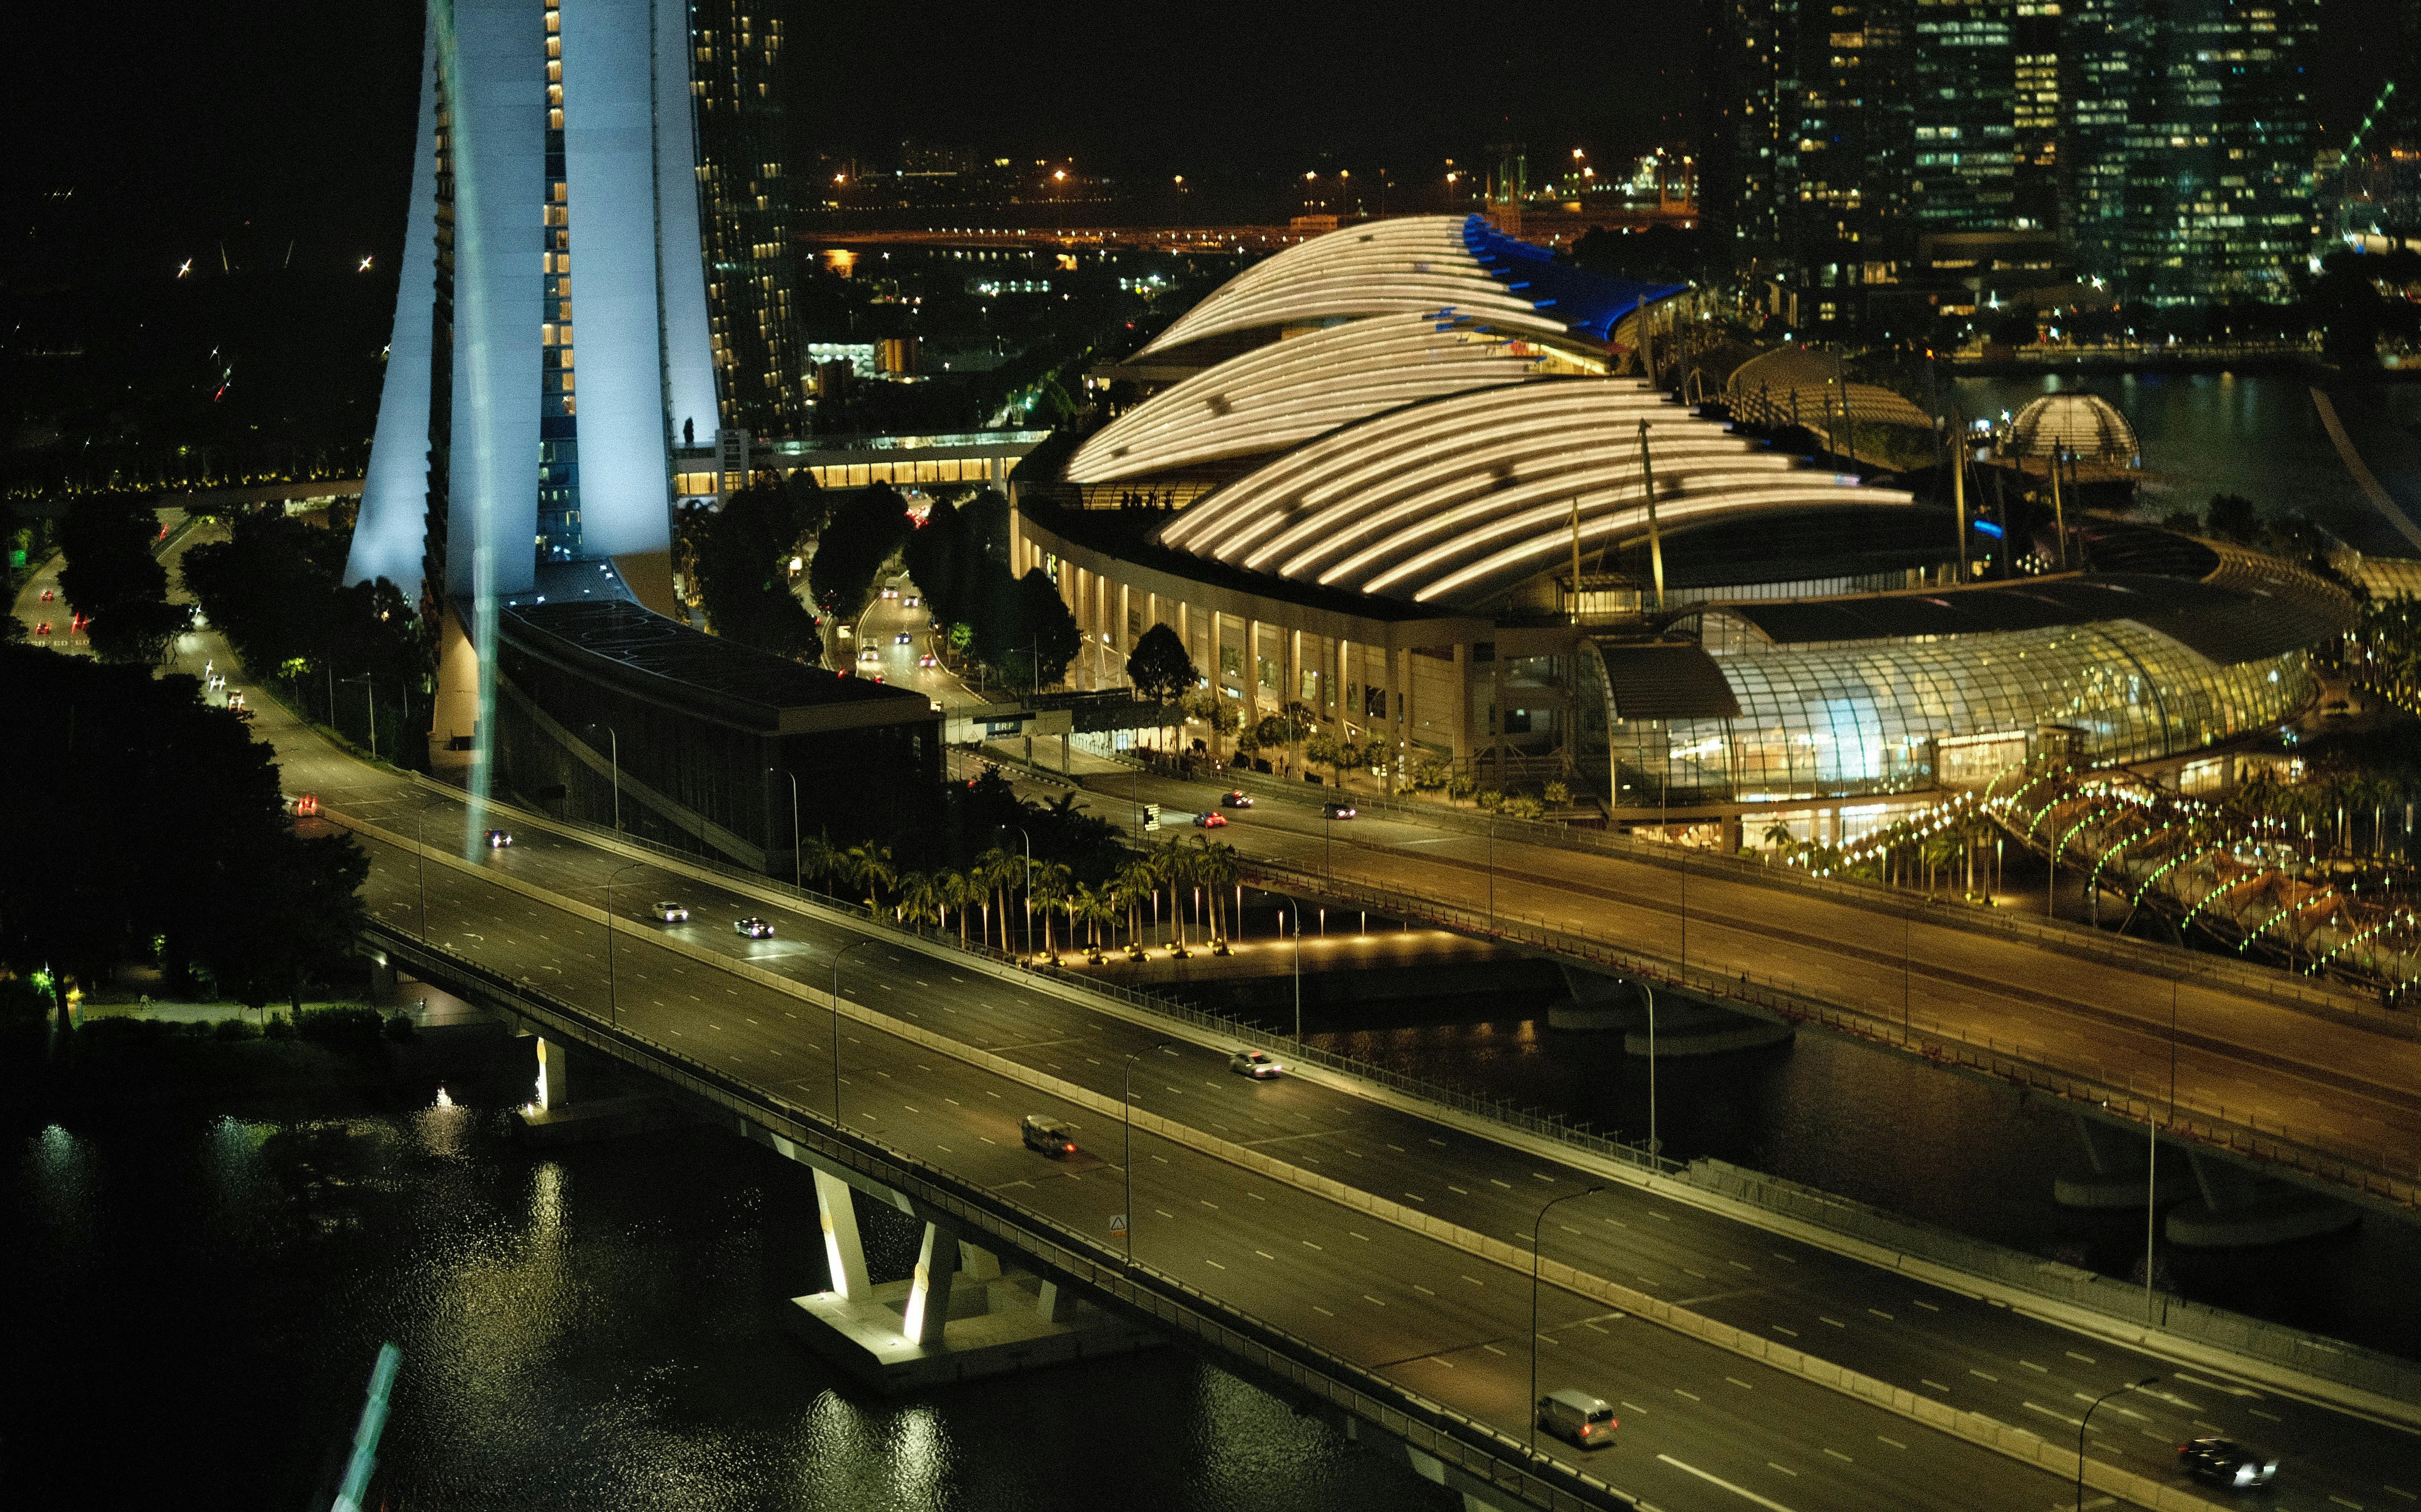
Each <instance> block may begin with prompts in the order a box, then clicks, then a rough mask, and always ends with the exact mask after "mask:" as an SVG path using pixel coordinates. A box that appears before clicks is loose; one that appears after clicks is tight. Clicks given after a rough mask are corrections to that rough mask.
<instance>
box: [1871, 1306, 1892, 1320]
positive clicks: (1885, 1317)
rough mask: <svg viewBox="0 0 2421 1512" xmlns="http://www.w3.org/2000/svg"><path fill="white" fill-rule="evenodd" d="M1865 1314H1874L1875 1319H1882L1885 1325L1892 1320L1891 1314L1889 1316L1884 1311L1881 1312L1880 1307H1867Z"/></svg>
mask: <svg viewBox="0 0 2421 1512" xmlns="http://www.w3.org/2000/svg"><path fill="white" fill-rule="evenodd" d="M1867 1312H1870V1313H1872V1314H1874V1315H1875V1316H1876V1317H1880V1318H1882V1320H1883V1321H1884V1322H1886V1323H1888V1322H1890V1321H1891V1320H1892V1315H1891V1314H1889V1313H1886V1312H1884V1311H1883V1310H1882V1308H1880V1307H1869V1308H1867Z"/></svg>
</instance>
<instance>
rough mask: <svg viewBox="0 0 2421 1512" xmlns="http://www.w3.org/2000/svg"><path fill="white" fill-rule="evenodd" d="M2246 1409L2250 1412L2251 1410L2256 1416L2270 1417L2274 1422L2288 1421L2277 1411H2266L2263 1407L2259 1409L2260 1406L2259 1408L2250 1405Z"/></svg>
mask: <svg viewBox="0 0 2421 1512" xmlns="http://www.w3.org/2000/svg"><path fill="white" fill-rule="evenodd" d="M2245 1411H2248V1412H2250V1413H2252V1414H2253V1415H2254V1416H2255V1417H2266V1418H2268V1419H2269V1420H2270V1421H2271V1422H2273V1423H2284V1422H2286V1421H2287V1420H2286V1419H2285V1418H2283V1417H2280V1416H2279V1415H2278V1414H2277V1413H2275V1412H2265V1411H2261V1409H2259V1408H2257V1407H2248V1408H2246V1409H2245Z"/></svg>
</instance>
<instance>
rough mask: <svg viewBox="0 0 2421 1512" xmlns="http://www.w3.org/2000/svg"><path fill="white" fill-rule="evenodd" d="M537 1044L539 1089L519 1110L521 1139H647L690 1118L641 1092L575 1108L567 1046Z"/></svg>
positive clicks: (547, 1041) (541, 1039)
mask: <svg viewBox="0 0 2421 1512" xmlns="http://www.w3.org/2000/svg"><path fill="white" fill-rule="evenodd" d="M536 1038H537V1041H538V1083H537V1085H536V1088H535V1091H534V1094H533V1096H532V1097H531V1099H530V1100H529V1101H528V1102H526V1103H524V1104H523V1105H522V1109H521V1125H522V1136H523V1138H524V1139H528V1140H530V1141H532V1142H533V1143H537V1144H542V1145H564V1144H572V1143H577V1142H581V1141H586V1140H592V1139H610V1138H613V1137H616V1136H617V1135H622V1134H644V1133H651V1132H653V1131H655V1130H659V1129H669V1128H672V1127H674V1126H676V1125H679V1124H683V1123H687V1122H690V1121H691V1118H692V1116H693V1115H691V1114H690V1113H688V1112H687V1111H686V1110H684V1109H683V1108H682V1107H681V1106H680V1105H679V1104H678V1103H676V1102H674V1101H673V1100H672V1099H669V1098H665V1097H663V1096H660V1095H655V1094H650V1093H644V1092H641V1093H632V1094H626V1095H624V1096H620V1097H609V1098H589V1099H584V1100H582V1101H581V1102H580V1103H579V1104H578V1105H577V1106H574V1105H573V1103H572V1100H571V1043H570V1041H569V1040H566V1039H559V1038H550V1037H547V1036H545V1035H539V1036H537V1037H536ZM582 1053H583V1054H586V1053H588V1052H586V1051H584V1052H582Z"/></svg>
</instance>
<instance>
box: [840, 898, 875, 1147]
mask: <svg viewBox="0 0 2421 1512" xmlns="http://www.w3.org/2000/svg"><path fill="white" fill-rule="evenodd" d="M874 943H876V942H875V941H873V940H871V939H867V940H852V941H851V942H850V943H847V944H845V945H843V946H841V947H840V948H839V949H838V950H836V951H834V952H833V959H832V1015H833V1127H834V1128H835V1129H838V1128H839V1127H840V959H841V958H842V957H843V956H846V955H848V954H849V953H850V952H851V951H852V950H855V949H856V948H857V947H858V946H860V945H870V944H874Z"/></svg>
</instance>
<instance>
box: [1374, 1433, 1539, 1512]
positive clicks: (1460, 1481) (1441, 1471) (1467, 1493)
mask: <svg viewBox="0 0 2421 1512" xmlns="http://www.w3.org/2000/svg"><path fill="white" fill-rule="evenodd" d="M1345 1436H1346V1437H1347V1438H1349V1439H1351V1440H1353V1441H1354V1442H1357V1443H1360V1442H1367V1441H1369V1440H1372V1439H1377V1440H1378V1441H1379V1442H1382V1443H1384V1442H1388V1441H1389V1435H1388V1434H1387V1433H1386V1431H1385V1430H1384V1429H1382V1428H1378V1427H1374V1426H1371V1425H1369V1424H1367V1423H1365V1422H1363V1421H1362V1420H1361V1419H1360V1418H1358V1417H1348V1418H1347V1419H1346V1420H1345ZM1394 1442H1395V1445H1396V1447H1397V1448H1398V1449H1400V1450H1401V1451H1403V1455H1404V1461H1405V1463H1406V1464H1408V1465H1410V1466H1411V1467H1412V1472H1413V1473H1414V1474H1415V1475H1418V1476H1419V1477H1420V1478H1421V1479H1423V1480H1425V1481H1428V1482H1429V1484H1430V1485H1432V1486H1443V1487H1445V1489H1447V1490H1450V1491H1459V1492H1460V1493H1461V1495H1462V1512H1534V1509H1533V1508H1532V1507H1531V1506H1530V1504H1528V1503H1526V1502H1523V1501H1521V1500H1519V1499H1518V1498H1516V1497H1514V1496H1512V1495H1511V1494H1510V1493H1508V1492H1506V1491H1503V1490H1500V1489H1497V1488H1496V1487H1493V1486H1491V1485H1489V1484H1488V1483H1487V1482H1486V1481H1483V1480H1480V1479H1479V1478H1478V1477H1476V1476H1475V1475H1471V1474H1468V1473H1464V1472H1463V1471H1462V1470H1460V1469H1458V1468H1457V1467H1455V1466H1453V1465H1449V1464H1447V1463H1446V1462H1445V1461H1444V1460H1442V1459H1440V1458H1438V1457H1436V1456H1435V1455H1429V1454H1424V1453H1422V1452H1421V1451H1420V1450H1418V1449H1415V1448H1414V1447H1413V1446H1412V1445H1411V1444H1409V1443H1406V1442H1403V1441H1402V1440H1400V1439H1398V1440H1395V1441H1394Z"/></svg>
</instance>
